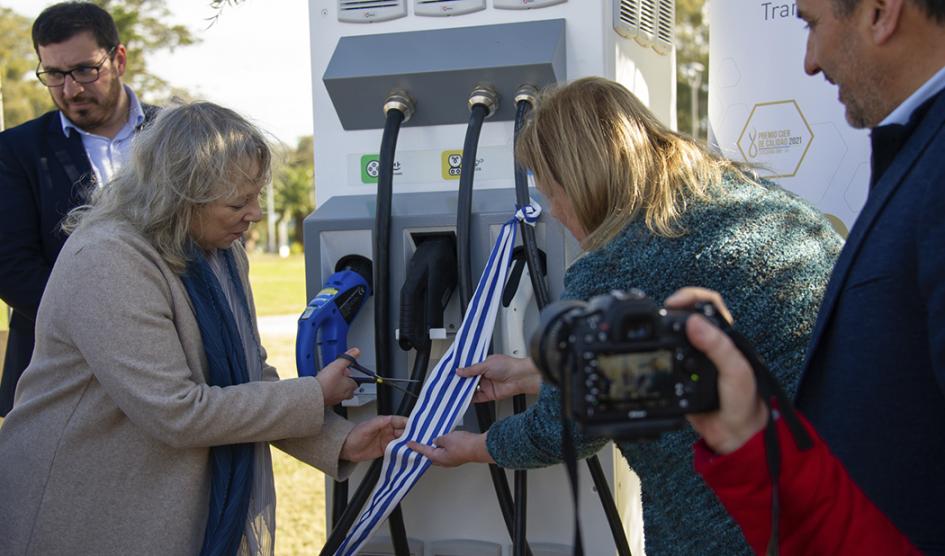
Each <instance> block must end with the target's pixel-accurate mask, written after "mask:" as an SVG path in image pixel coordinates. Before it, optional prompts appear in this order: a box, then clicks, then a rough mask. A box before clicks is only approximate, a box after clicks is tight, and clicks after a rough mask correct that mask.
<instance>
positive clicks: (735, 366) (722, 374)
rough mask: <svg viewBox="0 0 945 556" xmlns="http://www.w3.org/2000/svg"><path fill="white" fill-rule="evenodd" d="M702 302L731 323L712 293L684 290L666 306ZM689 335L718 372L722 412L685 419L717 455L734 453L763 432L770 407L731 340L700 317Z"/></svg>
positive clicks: (690, 322)
mask: <svg viewBox="0 0 945 556" xmlns="http://www.w3.org/2000/svg"><path fill="white" fill-rule="evenodd" d="M699 301H710V302H712V303H713V304H714V305H715V306H716V307H717V308H718V309H719V311H721V312H722V315H723V317H725V318H726V319H728V320H729V321H731V315H729V312H728V310H727V309H726V308H725V305H724V303H722V297H721V296H720V295H719V294H718V293H716V292H713V291H710V290H703V289H699V288H684V289H682V290H679V291H678V292H676V293H674V294H673V295H671V296H670V297H669V298H668V299H667V300H666V306H667V307H671V308H676V309H679V308H684V307H689V306H692V305H693V304H695V303H696V302H699ZM686 335H687V336H688V337H689V341H690V342H691V343H692V345H693V347H695V348H696V349H698V350H699V351H701V352H703V353H705V354H706V355H707V356H708V357H709V359H710V360H711V361H712V363H714V364H715V367H716V368H717V369H718V370H719V410H718V411H713V412H712V413H694V414H691V415H687V416H686V418H687V419H689V422H690V423H691V424H692V428H694V429H695V430H696V432H697V433H699V436H701V437H702V438H704V439H705V442H706V444H708V445H709V447H710V448H712V450H714V451H715V452H716V453H717V454H728V453H731V452H734V451H735V450H737V449H738V448H740V447H741V446H742V445H743V444H744V443H745V442H747V441H748V440H749V439H750V438H751V437H752V436H754V435H755V434H757V433H758V431H760V430H761V429H763V428H764V426H765V424H766V423H767V420H768V408H766V407H765V405H764V404H763V403H762V401H761V398H759V397H758V391H757V389H756V387H755V375H754V373H753V372H752V369H751V366H750V365H749V364H748V361H747V360H746V359H745V357H744V356H743V355H742V353H741V352H740V351H738V348H736V347H735V344H733V343H732V340H731V339H730V338H729V337H728V336H726V335H725V333H723V332H722V331H721V330H719V329H718V328H717V327H715V326H714V325H712V324H711V323H710V322H709V321H708V320H706V319H705V318H703V317H702V316H701V315H693V316H691V317H689V319H688V320H687V321H686Z"/></svg>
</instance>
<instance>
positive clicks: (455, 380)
mask: <svg viewBox="0 0 945 556" xmlns="http://www.w3.org/2000/svg"><path fill="white" fill-rule="evenodd" d="M540 215H541V207H540V206H539V205H538V204H537V203H534V202H532V204H531V205H530V206H525V207H521V208H518V210H516V212H515V217H514V218H511V219H509V220H508V221H507V222H506V223H505V224H503V226H502V229H501V231H500V232H499V237H498V238H497V239H496V243H495V246H493V248H492V253H491V254H490V255H489V262H488V264H487V265H486V268H485V270H483V272H482V276H481V277H480V278H479V284H478V285H477V286H476V291H475V293H474V294H473V298H472V301H471V302H470V304H469V307H468V308H467V309H466V314H465V315H464V316H463V323H462V324H461V325H460V327H459V331H458V332H457V333H456V339H455V340H454V341H453V345H451V346H450V347H449V349H448V350H447V351H446V353H445V354H444V355H443V357H442V358H441V359H440V362H439V363H438V364H437V365H436V368H435V369H433V372H432V373H431V374H430V376H429V377H428V378H427V380H426V382H425V383H424V384H423V388H422V389H421V391H420V397H419V399H418V400H417V404H416V406H414V410H413V412H412V413H411V414H410V417H409V418H408V420H407V428H406V430H405V431H404V434H403V435H401V437H400V438H397V439H395V440H393V441H391V443H390V444H388V445H387V448H386V449H385V450H384V464H383V466H382V467H381V475H380V480H378V483H377V485H375V487H374V491H373V492H372V493H371V499H370V502H369V503H368V505H367V506H365V508H364V509H363V510H361V515H359V516H358V520H357V521H356V522H355V524H354V526H352V527H351V530H350V531H349V532H348V536H347V537H345V540H344V541H343V542H342V543H341V546H339V547H338V550H337V551H336V552H335V554H336V555H343V556H348V555H351V554H357V552H358V550H359V549H360V548H361V545H363V544H364V543H365V542H366V541H367V540H368V539H370V537H371V535H372V534H373V533H374V530H375V529H377V527H378V525H380V524H381V523H382V522H383V521H384V519H386V518H387V516H388V515H389V514H390V512H391V511H392V510H393V509H394V508H395V507H396V506H397V504H399V503H400V500H401V499H402V498H403V497H404V496H406V495H407V493H408V492H410V489H411V488H413V485H415V484H416V483H417V481H418V480H420V476H421V475H423V473H424V472H425V471H426V470H427V469H428V468H429V467H430V460H429V459H427V458H426V457H424V456H421V455H420V454H418V453H416V452H414V451H413V450H411V449H410V448H408V447H407V442H409V441H411V440H414V441H416V442H418V443H421V444H427V445H429V444H432V443H433V439H435V438H437V437H439V436H442V435H444V434H447V433H448V432H450V431H451V430H453V428H454V427H455V426H456V425H458V424H459V423H460V421H461V420H462V418H463V414H465V413H466V409H467V408H468V407H469V403H470V402H471V401H472V397H473V394H474V393H475V388H476V385H477V384H478V383H479V377H478V376H477V377H472V378H463V377H460V376H457V375H456V369H458V368H461V367H469V366H470V365H475V364H476V363H479V362H481V361H482V360H483V359H485V358H486V355H488V352H489V343H490V342H491V340H492V330H493V328H494V327H495V318H496V313H497V312H498V309H499V306H500V305H501V304H502V289H503V286H504V285H505V281H506V276H507V274H508V269H509V261H510V260H511V258H512V249H513V248H514V247H515V236H516V231H517V228H518V221H522V222H525V223H526V224H529V225H532V226H534V225H535V223H536V222H537V221H538V217H539V216H540Z"/></svg>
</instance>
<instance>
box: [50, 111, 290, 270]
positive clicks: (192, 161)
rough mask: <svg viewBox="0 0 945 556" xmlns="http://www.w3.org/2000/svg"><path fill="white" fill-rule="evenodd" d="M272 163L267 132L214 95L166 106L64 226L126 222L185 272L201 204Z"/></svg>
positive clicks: (255, 178) (256, 179)
mask: <svg viewBox="0 0 945 556" xmlns="http://www.w3.org/2000/svg"><path fill="white" fill-rule="evenodd" d="M271 162H272V151H271V150H270V147H269V144H268V143H267V141H266V139H265V138H264V136H263V134H262V132H261V131H260V130H259V129H257V128H256V127H255V126H253V125H252V124H251V123H249V122H248V121H246V119H244V118H243V117H242V116H240V115H239V114H237V113H236V112H234V111H232V110H230V109H228V108H223V107H222V106H218V105H216V104H213V103H210V102H195V103H191V104H182V105H178V106H174V107H171V108H165V109H163V110H161V112H160V113H159V114H158V116H157V118H155V120H154V122H152V123H150V124H149V125H148V126H147V127H146V128H145V129H144V130H142V131H141V132H140V133H139V134H138V136H137V137H136V138H135V140H134V146H133V147H132V152H131V156H130V158H129V160H128V161H127V162H126V163H125V165H124V166H123V167H122V169H121V170H120V171H119V172H118V173H117V174H116V176H115V178H114V179H113V180H112V181H111V182H110V183H109V184H108V185H106V186H105V187H101V188H98V189H97V190H96V191H94V192H93V194H92V196H91V200H90V202H89V203H88V204H86V205H83V206H81V207H78V208H76V209H74V210H73V211H72V212H70V213H69V215H68V216H67V217H66V220H65V221H64V223H63V229H64V230H65V231H66V232H67V233H71V232H74V231H75V230H77V229H80V228H83V227H85V226H90V225H94V224H95V223H96V222H101V221H106V220H121V221H125V222H127V223H129V224H130V225H131V226H132V227H134V228H135V229H136V230H138V232H139V233H141V234H142V235H143V236H144V237H145V238H147V239H148V240H149V241H150V242H151V243H152V245H154V248H155V249H157V251H158V253H160V255H161V257H162V258H163V259H164V260H165V261H166V262H167V264H168V265H169V266H170V267H171V268H172V269H173V270H174V271H175V272H178V273H182V272H183V271H184V269H185V267H186V266H187V262H188V259H189V257H188V250H189V242H190V227H191V222H192V221H193V219H194V218H195V215H196V213H197V210H198V209H199V208H200V207H201V206H203V205H206V204H208V203H212V202H214V201H216V200H219V199H221V198H224V197H227V196H231V195H234V194H236V192H237V191H238V189H239V187H240V185H243V184H245V183H246V181H247V180H250V181H251V182H253V183H255V184H260V185H264V184H266V183H268V182H269V178H270V164H271Z"/></svg>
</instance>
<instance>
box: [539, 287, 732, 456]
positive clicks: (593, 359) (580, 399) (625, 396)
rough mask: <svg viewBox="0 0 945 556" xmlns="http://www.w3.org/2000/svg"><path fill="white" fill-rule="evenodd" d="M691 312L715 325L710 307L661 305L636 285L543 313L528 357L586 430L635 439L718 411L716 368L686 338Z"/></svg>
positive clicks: (560, 304)
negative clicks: (694, 415)
mask: <svg viewBox="0 0 945 556" xmlns="http://www.w3.org/2000/svg"><path fill="white" fill-rule="evenodd" d="M693 313H699V314H702V315H703V316H705V317H707V318H709V319H710V320H711V321H713V322H714V323H715V324H717V325H720V326H721V325H722V324H723V323H722V322H720V320H721V319H720V317H718V312H717V311H716V309H715V307H714V306H713V305H711V304H709V303H705V304H700V305H698V306H697V307H696V308H695V309H694V310H675V309H664V308H662V307H660V306H659V305H658V304H657V303H656V302H655V301H653V300H652V299H650V298H648V297H647V296H646V295H645V294H643V292H641V291H639V290H630V291H628V292H621V291H614V292H611V293H610V294H607V295H601V296H597V297H594V298H593V299H591V300H590V301H588V302H586V303H585V302H581V301H560V302H557V303H553V304H551V305H549V306H548V307H546V308H545V310H544V311H542V315H541V324H540V325H539V328H538V330H537V331H536V332H535V334H534V335H533V337H532V341H531V356H532V360H533V361H534V362H535V364H536V365H537V366H538V368H539V369H541V370H542V372H543V373H544V374H545V376H546V378H547V379H549V381H550V382H552V383H553V384H556V385H557V386H558V387H559V389H560V390H561V394H562V396H564V398H565V399H564V402H565V407H566V409H567V410H568V412H569V413H570V416H571V417H572V419H574V420H575V421H576V422H577V423H578V425H579V426H580V427H581V428H582V430H584V431H585V432H587V433H589V434H594V435H603V436H609V437H611V438H614V439H621V440H634V439H643V438H647V437H652V436H655V435H658V434H659V433H661V432H664V431H667V430H672V429H675V428H678V427H679V426H681V425H682V424H683V422H684V421H683V417H684V416H685V415H686V414H688V413H701V412H706V411H712V410H715V409H718V406H719V400H718V370H717V369H716V368H715V365H713V364H712V362H711V361H709V359H708V358H707V357H706V356H705V355H704V354H703V353H702V352H700V351H699V350H697V349H695V348H694V347H693V346H692V345H691V344H690V343H689V340H688V338H687V337H686V326H685V325H686V319H687V318H688V317H689V316H690V315H692V314H693Z"/></svg>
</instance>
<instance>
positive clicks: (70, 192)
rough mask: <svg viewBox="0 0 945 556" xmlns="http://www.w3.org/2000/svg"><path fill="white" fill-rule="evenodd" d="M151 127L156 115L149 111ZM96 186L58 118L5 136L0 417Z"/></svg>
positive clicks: (1, 152) (1, 143)
mask: <svg viewBox="0 0 945 556" xmlns="http://www.w3.org/2000/svg"><path fill="white" fill-rule="evenodd" d="M142 108H143V109H144V112H145V119H146V120H150V118H151V117H153V115H154V113H155V112H156V108H155V107H153V106H142ZM92 179H93V173H92V166H91V163H90V162H89V157H88V155H87V154H86V152H85V147H84V146H83V145H82V138H81V136H80V135H79V134H78V133H71V134H70V136H69V137H68V138H66V136H65V134H63V132H62V124H61V121H60V118H59V111H57V110H54V111H52V112H47V113H46V114H43V115H42V116H40V117H38V118H36V119H35V120H31V121H29V122H26V123H24V124H22V125H20V126H17V127H14V128H12V129H9V130H7V131H5V132H3V133H0V299H3V301H4V302H6V303H7V304H8V305H9V306H10V307H12V308H13V315H12V317H11V319H10V336H9V339H8V343H7V352H6V357H5V359H4V365H3V379H2V382H0V416H3V415H6V414H7V412H8V411H9V410H10V408H11V407H12V405H13V393H14V391H15V389H16V383H17V381H18V380H19V378H20V375H21V374H22V373H23V370H24V369H25V368H26V366H27V365H28V364H29V362H30V357H31V356H32V353H33V338H34V334H33V326H34V323H35V320H36V310H37V308H38V307H39V300H40V298H41V297H42V295H43V290H44V289H45V288H46V281H47V280H48V279H49V272H50V271H51V270H52V266H53V263H55V262H56V257H57V256H58V255H59V250H60V249H62V244H63V243H64V242H65V240H66V236H65V234H64V233H63V232H62V230H60V229H59V225H60V223H61V222H62V219H63V217H64V216H65V215H66V214H67V213H68V212H69V211H70V210H72V209H73V208H75V207H76V206H78V205H80V204H82V202H84V200H85V199H86V194H87V192H88V190H89V188H90V186H91V182H92Z"/></svg>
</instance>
